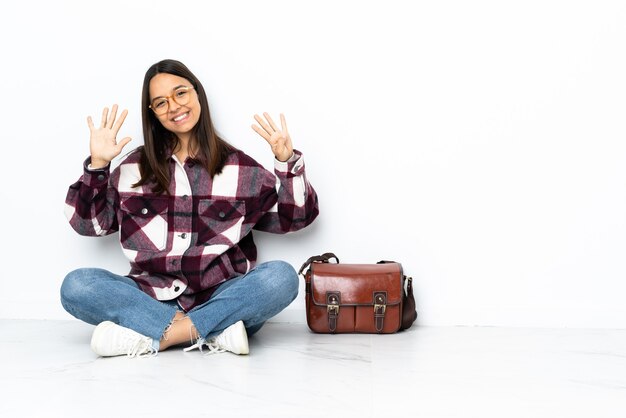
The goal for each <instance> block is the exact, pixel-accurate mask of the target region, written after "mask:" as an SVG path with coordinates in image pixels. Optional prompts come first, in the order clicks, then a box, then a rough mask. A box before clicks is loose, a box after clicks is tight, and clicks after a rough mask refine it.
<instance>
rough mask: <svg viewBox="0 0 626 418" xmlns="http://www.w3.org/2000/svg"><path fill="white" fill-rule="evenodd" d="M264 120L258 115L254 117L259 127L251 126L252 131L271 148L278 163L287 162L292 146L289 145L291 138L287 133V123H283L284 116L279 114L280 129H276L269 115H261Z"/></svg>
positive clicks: (291, 153) (291, 152)
mask: <svg viewBox="0 0 626 418" xmlns="http://www.w3.org/2000/svg"><path fill="white" fill-rule="evenodd" d="M263 116H264V117H265V120H263V119H262V118H261V117H260V116H259V115H254V119H255V120H256V121H257V122H258V123H259V125H261V126H260V127H259V126H258V125H254V124H253V125H252V129H254V131H255V132H256V133H258V134H259V135H261V136H262V137H263V138H264V139H265V140H266V141H267V142H268V143H269V144H270V147H272V152H273V153H274V155H275V156H276V159H278V161H283V162H285V161H287V160H288V159H290V158H291V156H292V155H293V145H292V144H291V137H290V136H289V132H288V131H287V122H286V121H285V115H283V114H282V113H281V114H280V125H281V129H278V127H277V126H276V124H275V123H274V121H273V120H272V118H271V117H270V115H268V114H267V113H263Z"/></svg>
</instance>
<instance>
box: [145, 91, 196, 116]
mask: <svg viewBox="0 0 626 418" xmlns="http://www.w3.org/2000/svg"><path fill="white" fill-rule="evenodd" d="M191 90H193V87H191V86H180V87H176V88H175V89H174V92H173V93H172V94H170V95H169V96H165V97H157V98H155V99H153V100H152V102H151V103H150V106H148V107H149V108H150V109H152V110H153V111H154V113H156V114H157V115H158V116H161V115H164V114H166V113H167V112H168V111H169V110H170V99H172V100H174V102H175V103H178V104H179V105H181V106H184V105H186V104H187V103H189V100H190V99H191Z"/></svg>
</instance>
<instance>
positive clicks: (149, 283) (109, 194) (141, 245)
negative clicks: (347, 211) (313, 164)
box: [65, 150, 318, 311]
mask: <svg viewBox="0 0 626 418" xmlns="http://www.w3.org/2000/svg"><path fill="white" fill-rule="evenodd" d="M139 157H140V153H139V152H138V151H137V150H135V151H133V152H131V153H130V154H129V155H128V156H126V158H124V159H123V160H122V161H121V163H120V164H119V166H118V167H117V168H115V169H114V170H113V171H112V172H110V170H109V168H110V167H106V168H104V169H101V170H90V169H89V167H88V163H89V159H87V160H86V161H85V163H84V173H83V175H82V176H81V177H80V179H79V180H78V181H77V182H76V183H74V184H72V185H71V186H70V187H69V190H68V193H67V198H66V201H65V203H66V209H65V213H66V216H67V218H68V219H69V222H70V225H71V226H72V228H74V230H76V231H77V232H78V233H79V234H81V235H87V236H103V235H108V234H111V233H114V232H116V231H120V234H119V237H120V244H121V246H122V250H123V252H124V254H125V255H126V257H127V258H128V259H129V260H130V266H131V270H130V273H129V274H128V277H130V278H132V279H133V280H134V281H135V282H136V283H137V284H138V285H139V287H140V288H141V289H142V290H143V291H144V292H146V293H147V294H149V295H150V296H152V297H154V298H155V299H158V300H172V299H177V300H178V304H179V305H180V306H181V307H182V308H183V309H184V310H186V311H188V310H190V309H191V308H193V307H194V306H197V305H199V304H202V303H204V302H206V301H207V300H208V299H209V298H210V296H211V294H212V293H213V291H214V290H215V287H216V286H217V285H219V284H220V283H223V282H224V281H226V280H229V279H231V278H233V277H237V276H240V275H242V274H245V273H246V272H248V271H249V270H250V269H251V268H253V267H254V266H255V264H256V258H257V252H256V246H255V244H254V240H253V238H252V229H257V230H261V231H267V232H273V233H279V234H280V233H287V232H291V231H296V230H299V229H301V228H304V227H305V226H307V225H308V224H310V223H311V222H313V220H314V219H315V218H316V217H317V215H318V203H317V195H316V193H315V190H314V189H313V187H311V185H310V184H309V183H308V181H307V179H306V176H305V170H304V160H303V159H302V154H301V153H300V152H299V151H295V152H294V156H293V157H292V158H291V159H290V160H289V161H287V162H285V163H283V162H280V161H278V160H275V162H274V165H275V167H274V172H275V175H274V174H272V173H271V172H269V171H268V170H266V169H265V168H263V167H262V166H261V165H260V164H259V163H257V162H256V161H255V160H254V159H252V158H251V157H249V156H248V155H246V154H245V153H243V152H242V151H235V152H233V153H232V154H231V155H230V156H229V158H228V160H227V162H226V164H225V165H224V168H223V170H222V173H221V174H219V175H216V176H215V177H214V178H211V177H210V176H209V173H208V172H207V171H206V170H205V169H204V167H202V165H201V164H198V163H197V162H195V161H194V160H193V159H187V160H186V161H185V162H184V163H181V162H180V161H178V159H177V158H176V156H172V157H171V158H170V162H169V167H170V178H171V182H170V188H169V192H170V194H169V195H167V194H162V195H155V194H154V193H153V192H152V191H151V185H150V184H148V185H144V186H139V187H136V188H133V187H132V186H131V185H132V184H134V183H136V182H137V181H138V180H139V178H140V174H139V164H138V163H139Z"/></svg>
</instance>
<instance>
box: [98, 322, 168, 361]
mask: <svg viewBox="0 0 626 418" xmlns="http://www.w3.org/2000/svg"><path fill="white" fill-rule="evenodd" d="M91 349H92V350H93V351H94V352H95V353H96V354H98V355H99V356H103V357H111V356H122V355H126V356H128V357H143V356H149V355H151V356H156V354H157V351H156V350H155V349H154V348H153V347H152V338H150V337H145V336H143V335H141V334H139V333H138V332H135V331H133V330H132V329H129V328H125V327H123V326H121V325H117V324H115V323H113V322H111V321H104V322H101V323H100V324H98V326H97V327H96V329H95V330H94V331H93V335H92V337H91Z"/></svg>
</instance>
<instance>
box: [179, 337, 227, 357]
mask: <svg viewBox="0 0 626 418" xmlns="http://www.w3.org/2000/svg"><path fill="white" fill-rule="evenodd" d="M203 345H206V346H207V348H208V349H209V351H208V352H207V353H206V354H217V353H223V352H225V351H226V350H225V349H223V348H222V347H220V346H219V344H217V342H216V338H211V339H210V340H209V341H207V340H205V339H204V338H202V337H199V338H198V339H197V340H196V343H195V344H194V345H191V346H189V347H187V348H184V349H183V351H191V350H195V349H196V348H197V349H198V350H200V352H201V353H203V354H204V350H203V349H202V346H203Z"/></svg>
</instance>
